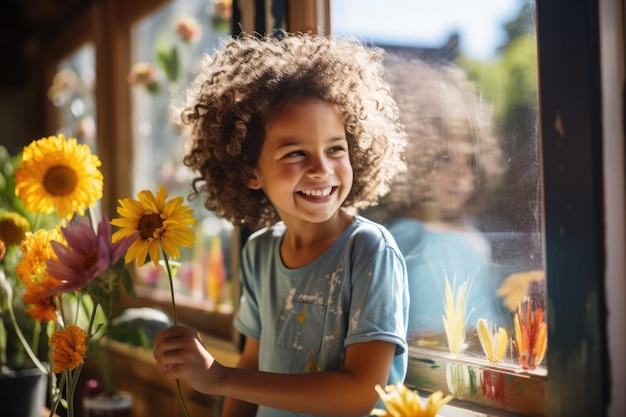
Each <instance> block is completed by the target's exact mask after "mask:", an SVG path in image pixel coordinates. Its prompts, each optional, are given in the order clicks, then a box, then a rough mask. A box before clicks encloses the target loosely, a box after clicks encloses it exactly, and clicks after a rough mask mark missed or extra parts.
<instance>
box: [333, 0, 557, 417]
mask: <svg viewBox="0 0 626 417" xmlns="http://www.w3.org/2000/svg"><path fill="white" fill-rule="evenodd" d="M482 3H484V4H482V5H481V6H480V7H478V6H477V5H476V4H471V5H469V4H467V2H464V1H452V0H451V1H447V2H445V3H438V4H436V5H435V4H434V3H432V2H426V1H417V2H416V1H402V0H397V1H394V2H390V3H388V4H386V5H385V7H384V8H381V5H380V2H375V1H358V5H357V2H356V1H341V2H339V1H333V2H331V5H330V7H331V8H330V26H331V32H332V33H334V34H335V35H337V36H344V35H353V36H357V37H359V38H361V39H363V40H365V41H367V42H369V43H371V44H373V45H375V46H378V47H381V48H383V49H385V51H386V57H385V63H384V65H385V70H386V71H387V73H388V78H389V83H390V86H391V88H392V91H393V93H394V96H395V97H396V100H397V101H398V105H399V109H400V118H401V120H402V122H403V123H404V125H405V126H406V129H407V133H408V135H409V141H410V143H409V146H408V148H407V151H406V158H407V163H408V165H409V167H408V170H407V173H406V174H404V175H400V176H398V177H397V178H396V179H394V183H393V185H392V189H391V191H390V193H389V194H388V195H387V196H386V197H385V198H384V199H383V200H382V201H381V202H380V204H379V205H378V206H376V207H374V208H372V209H368V210H366V211H365V212H364V213H363V214H364V215H365V216H367V217H370V218H373V219H374V220H378V221H380V222H381V223H383V224H386V225H387V226H388V228H389V229H390V231H391V232H392V233H393V234H394V236H395V237H396V240H397V241H398V244H399V246H400V249H401V251H402V252H403V254H404V255H405V259H406V262H407V267H408V272H409V288H410V292H411V309H410V318H409V334H408V341H409V345H410V364H409V374H408V376H407V385H412V386H414V387H416V388H419V389H421V390H424V391H434V390H437V389H441V390H443V391H444V392H450V393H452V394H453V395H454V396H455V398H456V399H457V400H458V401H461V402H464V403H467V404H469V405H470V406H471V407H474V408H479V407H488V408H490V409H493V410H494V411H495V410H501V411H507V412H513V413H516V414H518V413H523V414H528V415H544V414H546V395H545V392H546V377H547V375H548V372H547V366H546V361H545V352H546V346H547V315H546V311H545V309H546V303H545V297H544V293H545V267H544V260H543V252H544V251H543V247H542V243H543V233H542V222H543V219H542V204H541V183H540V169H539V166H540V165H539V139H538V97H537V93H538V91H537V51H536V35H535V25H534V3H532V2H528V1H524V0H511V1H507V2H501V1H483V2H482ZM400 10H401V11H402V13H399V11H400ZM372 16H375V18H372ZM516 329H517V330H516ZM526 337H528V339H526Z"/></svg>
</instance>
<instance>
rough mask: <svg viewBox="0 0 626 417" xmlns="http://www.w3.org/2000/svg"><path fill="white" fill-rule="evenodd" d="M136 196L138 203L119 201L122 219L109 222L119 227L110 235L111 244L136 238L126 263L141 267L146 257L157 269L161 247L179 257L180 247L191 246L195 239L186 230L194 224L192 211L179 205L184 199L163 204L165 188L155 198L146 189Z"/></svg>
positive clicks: (165, 195)
mask: <svg viewBox="0 0 626 417" xmlns="http://www.w3.org/2000/svg"><path fill="white" fill-rule="evenodd" d="M137 197H138V199H139V200H133V199H131V198H125V199H122V200H119V201H118V202H119V204H120V206H119V207H118V208H117V213H118V214H119V215H120V216H122V217H120V218H117V219H113V220H112V221H111V224H112V225H114V226H118V227H120V228H121V229H120V230H118V231H117V232H115V233H113V242H114V243H115V242H117V241H118V240H119V239H122V238H124V237H127V236H137V239H136V240H135V242H134V243H133V244H132V245H131V246H130V248H128V251H127V252H126V257H125V261H126V263H129V262H132V261H133V260H135V261H136V262H137V265H139V266H141V265H143V264H144V263H145V262H146V260H147V257H148V255H149V256H150V259H151V260H152V262H153V263H154V265H155V266H156V265H158V262H159V260H160V259H161V256H160V252H159V250H160V249H161V248H162V249H163V252H165V254H166V255H167V256H169V257H173V258H178V257H180V249H179V247H191V245H192V244H193V241H194V239H195V236H194V234H193V232H192V230H191V229H190V228H189V226H192V225H194V224H196V222H197V220H196V219H195V218H193V217H192V216H191V215H192V214H193V210H191V209H190V208H189V207H187V206H185V205H183V204H182V203H183V197H177V198H174V199H172V200H170V201H169V202H166V201H165V199H166V198H167V191H166V189H165V187H161V189H160V190H159V192H158V194H157V195H156V197H155V196H154V194H153V193H152V192H151V191H148V190H143V191H140V192H139V193H138V194H137Z"/></svg>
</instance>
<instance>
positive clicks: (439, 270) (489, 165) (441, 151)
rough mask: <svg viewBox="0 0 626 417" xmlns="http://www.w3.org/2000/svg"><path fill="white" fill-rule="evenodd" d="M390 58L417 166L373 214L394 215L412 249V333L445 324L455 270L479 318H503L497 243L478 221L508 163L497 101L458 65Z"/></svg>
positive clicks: (471, 316) (471, 313) (407, 250)
mask: <svg viewBox="0 0 626 417" xmlns="http://www.w3.org/2000/svg"><path fill="white" fill-rule="evenodd" d="M385 66H386V68H387V70H388V71H389V73H390V74H391V79H390V84H391V86H392V90H393V92H394V95H395V96H396V98H397V100H398V105H399V106H400V109H401V120H402V121H403V123H404V124H405V125H406V129H407V134H408V135H409V140H410V143H409V147H408V149H407V152H406V158H407V163H408V171H407V172H406V173H404V174H401V175H399V176H398V177H397V178H396V179H395V180H394V183H393V184H392V191H391V192H390V193H389V194H388V195H387V196H386V197H385V198H384V199H383V200H382V201H381V203H380V205H379V206H378V207H376V208H374V209H373V210H372V211H371V212H369V213H366V216H370V217H372V218H374V219H376V220H379V221H384V222H387V224H388V227H389V230H390V231H391V232H392V234H393V235H394V238H395V239H396V241H397V242H398V246H399V247H400V250H401V251H402V253H403V254H404V256H405V259H406V262H407V269H408V274H409V288H410V292H411V307H410V315H409V317H410V319H409V336H410V337H413V336H421V337H426V336H432V335H441V334H442V333H443V320H442V316H443V315H444V301H445V295H444V294H445V292H444V291H445V281H446V278H448V280H449V281H450V283H451V285H453V286H454V283H456V284H457V285H460V284H461V283H462V282H463V281H465V280H469V283H468V299H467V309H466V311H467V313H466V318H467V319H468V321H467V324H468V325H469V326H472V325H474V324H475V322H476V320H477V319H478V318H480V317H483V318H485V319H487V320H488V322H490V323H494V320H496V318H497V315H496V312H497V308H496V307H495V306H496V305H497V304H496V302H495V301H494V299H495V298H496V295H495V288H494V287H493V285H491V284H490V282H489V278H488V273H489V270H488V267H489V263H490V247H489V244H488V242H487V240H486V239H485V238H484V237H483V236H482V235H481V234H480V233H478V232H477V231H476V230H475V229H474V228H473V227H472V226H471V225H470V224H469V222H468V218H469V217H470V216H471V215H472V214H475V213H477V212H478V211H479V210H480V208H481V207H483V206H484V204H485V201H486V199H487V198H488V196H487V194H486V192H487V191H489V190H491V189H493V188H494V186H496V185H497V183H498V180H499V179H500V178H501V177H502V174H503V172H504V167H503V164H502V156H501V150H500V147H499V144H498V141H497V139H496V138H495V136H494V135H493V133H492V132H491V121H490V116H491V114H490V109H489V107H488V106H487V105H485V103H483V102H481V100H480V98H479V97H478V95H477V94H476V92H475V90H474V88H473V86H472V85H471V84H470V82H469V81H468V79H467V78H466V76H465V74H464V73H463V71H461V70H460V69H458V68H456V67H453V66H451V65H443V64H440V65H434V64H427V63H424V62H421V61H417V60H409V59H407V58H404V57H401V56H394V55H390V56H389V57H388V59H387V60H386V61H385ZM383 216H384V217H383Z"/></svg>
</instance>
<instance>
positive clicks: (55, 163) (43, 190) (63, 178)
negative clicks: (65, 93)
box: [15, 135, 103, 219]
mask: <svg viewBox="0 0 626 417" xmlns="http://www.w3.org/2000/svg"><path fill="white" fill-rule="evenodd" d="M100 165H101V162H100V159H99V158H98V157H97V156H96V155H92V154H91V151H90V149H89V147H88V146H87V145H79V144H78V143H77V141H76V138H70V139H68V140H65V136H63V135H58V136H48V137H47V138H45V137H44V138H41V139H39V140H36V141H33V142H31V143H30V144H29V145H28V146H26V147H24V152H23V155H22V160H21V162H20V166H19V168H17V170H16V171H15V182H16V184H15V194H16V195H17V196H18V197H19V198H20V199H21V200H22V202H23V203H24V205H25V206H26V208H27V209H28V210H29V211H31V212H34V213H52V212H54V210H55V209H56V210H57V216H58V217H66V218H67V219H70V218H71V217H72V216H73V215H74V213H75V212H76V213H78V214H79V215H81V216H82V215H84V214H85V209H87V208H88V207H92V206H95V204H96V202H97V201H98V200H99V199H101V198H102V188H103V175H102V173H101V172H100V170H99V169H98V167H99V166H100Z"/></svg>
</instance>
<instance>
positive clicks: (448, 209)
mask: <svg viewBox="0 0 626 417" xmlns="http://www.w3.org/2000/svg"><path fill="white" fill-rule="evenodd" d="M428 181H429V184H430V185H431V195H432V198H433V201H432V202H433V204H434V206H435V207H436V208H437V209H438V212H439V213H440V214H441V216H442V217H444V218H456V217H458V216H459V215H460V214H461V213H462V210H463V207H464V206H465V204H466V203H467V202H468V201H469V200H470V199H471V198H472V196H473V195H474V191H475V189H476V152H475V150H474V147H473V146H472V145H471V144H469V143H466V142H460V141H458V142H448V143H447V144H446V145H445V146H444V147H443V148H442V149H441V150H440V151H439V153H438V154H437V156H436V157H435V161H434V164H433V169H432V171H431V172H430V174H429V175H428Z"/></svg>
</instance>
